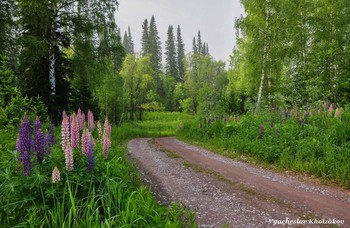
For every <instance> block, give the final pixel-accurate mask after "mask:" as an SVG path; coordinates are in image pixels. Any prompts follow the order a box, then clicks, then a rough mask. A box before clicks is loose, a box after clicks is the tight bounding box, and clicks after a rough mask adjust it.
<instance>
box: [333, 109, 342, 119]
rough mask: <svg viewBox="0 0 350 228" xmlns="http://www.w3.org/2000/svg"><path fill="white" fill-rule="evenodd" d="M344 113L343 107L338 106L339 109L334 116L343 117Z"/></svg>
mask: <svg viewBox="0 0 350 228" xmlns="http://www.w3.org/2000/svg"><path fill="white" fill-rule="evenodd" d="M342 114H343V108H337V109H336V110H335V114H334V117H335V118H341V116H342Z"/></svg>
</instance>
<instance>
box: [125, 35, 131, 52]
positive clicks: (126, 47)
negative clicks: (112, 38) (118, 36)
mask: <svg viewBox="0 0 350 228" xmlns="http://www.w3.org/2000/svg"><path fill="white" fill-rule="evenodd" d="M123 46H124V48H125V52H126V54H129V53H130V52H131V51H130V46H129V37H128V34H127V33H126V32H125V33H124V37H123Z"/></svg>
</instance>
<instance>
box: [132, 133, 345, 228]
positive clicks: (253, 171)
mask: <svg viewBox="0 0 350 228" xmlns="http://www.w3.org/2000/svg"><path fill="white" fill-rule="evenodd" d="M128 148H129V153H130V156H131V157H132V158H133V159H135V160H136V161H137V162H138V166H139V169H140V171H141V173H142V175H143V178H144V180H145V181H146V182H148V184H149V185H150V186H151V188H152V190H153V192H154V193H155V195H156V197H157V199H158V200H159V201H160V202H163V203H170V202H180V203H182V204H184V205H185V206H188V207H190V208H192V209H194V210H195V211H196V212H197V221H198V223H199V225H200V227H221V226H223V225H227V226H228V227H273V226H274V225H275V227H281V226H283V227H285V226H287V227H326V226H330V225H331V226H333V227H334V225H336V226H340V227H350V192H349V191H346V190H342V189H339V188H336V187H329V186H323V185H319V184H316V183H313V182H311V181H309V180H308V179H305V178H302V177H300V176H299V177H296V176H295V175H294V176H290V175H287V174H281V173H275V172H272V171H269V170H265V169H262V168H259V167H254V166H252V165H249V164H246V163H243V162H239V161H235V160H232V159H229V158H226V157H223V156H220V155H217V154H214V153H212V152H210V151H208V150H205V149H202V148H198V147H195V146H191V145H188V144H186V143H183V142H181V141H179V140H177V139H176V138H174V137H165V138H157V139H155V140H151V139H146V138H143V139H134V140H131V141H130V142H129V144H128Z"/></svg>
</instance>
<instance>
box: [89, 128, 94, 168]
mask: <svg viewBox="0 0 350 228" xmlns="http://www.w3.org/2000/svg"><path fill="white" fill-rule="evenodd" d="M94 146H95V142H94V138H93V137H92V135H90V142H89V148H88V170H90V171H92V170H93V169H94V167H95V157H94V154H95V151H94Z"/></svg>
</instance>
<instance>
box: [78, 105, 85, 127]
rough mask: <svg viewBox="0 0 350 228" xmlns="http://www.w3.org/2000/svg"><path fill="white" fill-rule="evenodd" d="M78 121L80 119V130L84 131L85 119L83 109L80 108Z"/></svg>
mask: <svg viewBox="0 0 350 228" xmlns="http://www.w3.org/2000/svg"><path fill="white" fill-rule="evenodd" d="M77 119H78V123H79V130H83V129H84V121H85V120H84V118H83V115H82V113H81V109H80V108H78V112H77Z"/></svg>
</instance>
